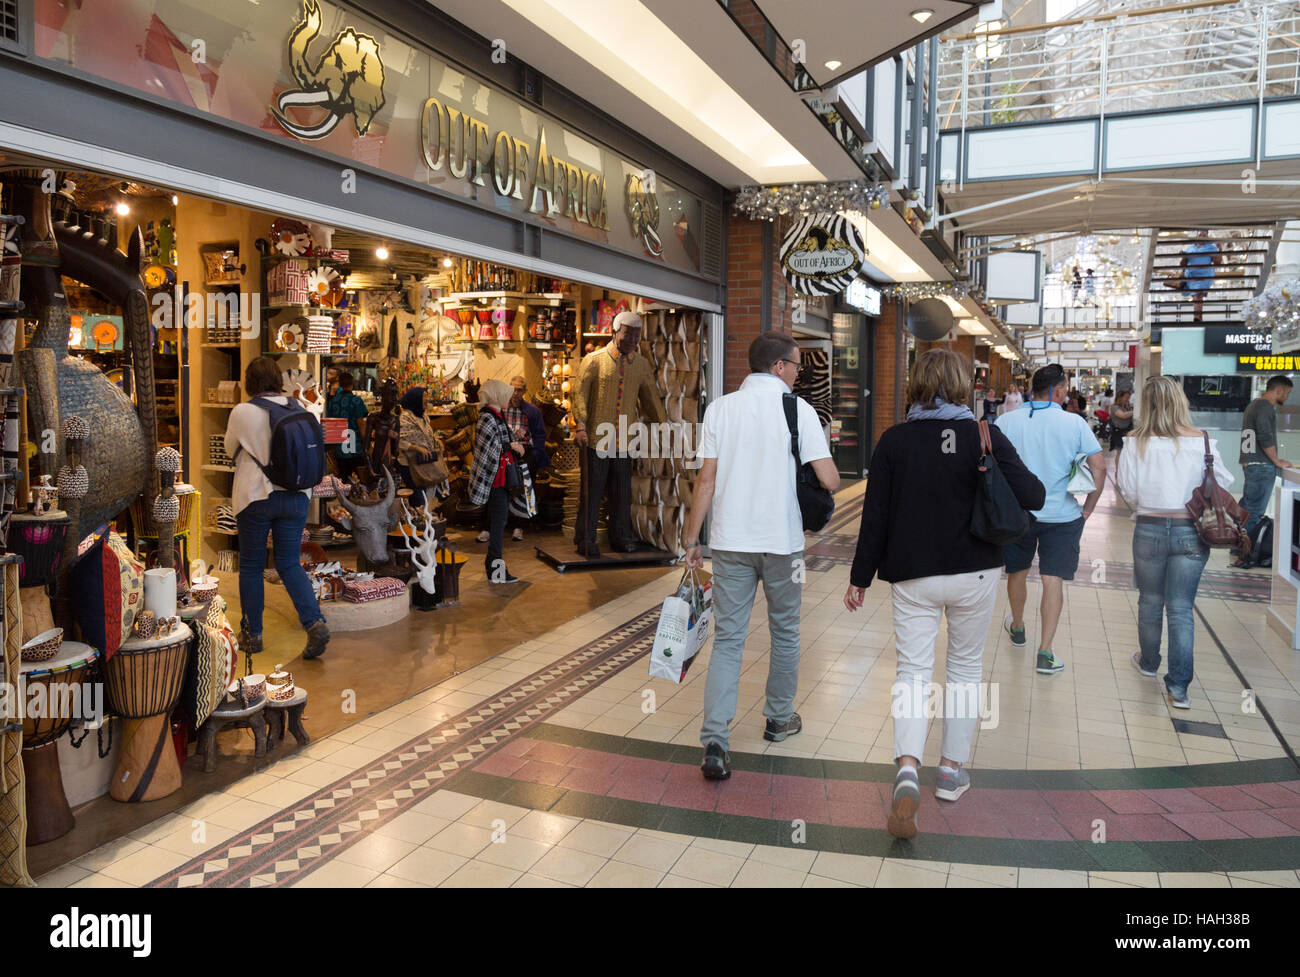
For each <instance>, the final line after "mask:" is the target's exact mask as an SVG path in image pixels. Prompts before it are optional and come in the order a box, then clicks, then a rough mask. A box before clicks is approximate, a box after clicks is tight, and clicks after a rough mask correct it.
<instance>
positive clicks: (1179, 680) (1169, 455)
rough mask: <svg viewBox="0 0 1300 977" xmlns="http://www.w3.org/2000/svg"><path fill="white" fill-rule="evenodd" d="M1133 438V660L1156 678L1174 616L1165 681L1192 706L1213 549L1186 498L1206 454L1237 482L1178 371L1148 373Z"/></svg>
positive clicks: (1126, 468) (1127, 456) (1128, 493)
mask: <svg viewBox="0 0 1300 977" xmlns="http://www.w3.org/2000/svg"><path fill="white" fill-rule="evenodd" d="M1131 439H1132V441H1133V445H1132V446H1131V447H1130V449H1129V450H1128V451H1125V452H1124V453H1122V454H1121V455H1120V458H1119V473H1118V476H1117V479H1116V484H1117V485H1118V487H1119V493H1120V495H1122V496H1123V497H1124V498H1125V499H1127V500H1128V503H1129V505H1131V506H1133V508H1134V509H1135V510H1136V512H1137V526H1136V527H1134V529H1133V578H1134V581H1135V582H1136V583H1137V588H1138V645H1139V649H1138V650H1137V651H1135V652H1134V653H1133V657H1132V659H1131V660H1132V662H1133V667H1134V668H1136V669H1137V670H1138V671H1139V672H1141V673H1142V674H1143V675H1145V676H1147V677H1148V678H1154V677H1155V676H1156V674H1157V672H1158V671H1159V668H1160V630H1161V625H1162V623H1163V621H1164V619H1165V618H1166V617H1167V618H1168V621H1169V669H1168V672H1167V673H1166V674H1165V689H1166V692H1167V694H1168V697H1169V702H1170V704H1171V705H1173V706H1174V708H1176V709H1190V708H1191V701H1190V700H1189V699H1188V697H1187V687H1188V686H1189V685H1190V684H1191V681H1192V636H1193V634H1194V631H1195V620H1194V619H1193V617H1192V606H1193V603H1194V601H1195V600H1196V589H1197V587H1198V586H1200V582H1201V572H1202V571H1203V570H1204V569H1205V563H1206V561H1207V560H1208V559H1209V557H1210V549H1209V547H1208V546H1206V545H1205V544H1204V543H1203V542H1201V539H1200V537H1199V536H1198V535H1197V533H1196V528H1195V526H1193V525H1192V519H1191V516H1189V515H1188V513H1187V509H1186V504H1187V503H1188V502H1189V501H1190V500H1191V498H1192V493H1193V492H1194V491H1195V490H1196V489H1197V488H1198V487H1199V486H1200V485H1201V482H1202V480H1203V479H1204V478H1205V455H1206V449H1207V447H1208V449H1209V454H1210V455H1211V456H1212V457H1213V458H1214V476H1215V480H1216V481H1218V483H1219V485H1220V486H1222V487H1223V488H1227V487H1228V486H1229V485H1231V484H1232V481H1233V476H1232V472H1230V471H1228V469H1227V468H1226V467H1225V466H1224V464H1223V459H1222V458H1221V457H1220V456H1219V449H1218V446H1217V444H1216V442H1215V441H1213V440H1207V439H1206V435H1205V432H1204V431H1201V430H1200V429H1199V428H1196V427H1193V426H1192V415H1191V410H1190V408H1189V407H1188V403H1187V395H1186V394H1185V393H1183V388H1182V385H1181V384H1180V383H1179V382H1178V380H1177V379H1176V378H1174V377H1166V376H1153V377H1147V380H1146V383H1145V384H1143V386H1142V416H1141V417H1139V418H1138V421H1137V425H1136V427H1134V429H1133V434H1132V435H1131Z"/></svg>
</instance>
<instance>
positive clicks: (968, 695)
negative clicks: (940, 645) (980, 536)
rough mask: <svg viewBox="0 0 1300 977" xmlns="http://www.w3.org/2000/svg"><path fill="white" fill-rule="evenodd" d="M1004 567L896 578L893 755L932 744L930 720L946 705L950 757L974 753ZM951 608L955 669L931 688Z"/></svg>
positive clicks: (951, 660)
mask: <svg viewBox="0 0 1300 977" xmlns="http://www.w3.org/2000/svg"><path fill="white" fill-rule="evenodd" d="M1001 576H1002V571H1001V569H1000V568H999V567H993V568H992V569H990V570H975V571H972V572H971V573H953V574H945V575H943V576H936V577H918V578H917V579H915V580H905V581H903V582H902V583H896V584H894V585H893V596H894V646H895V649H896V651H897V653H898V678H897V680H896V681H895V683H894V689H893V705H892V712H893V716H894V758H895V759H897V758H898V757H900V756H914V757H916V758H917V759H918V760H919V759H920V758H921V757H922V754H923V751H924V750H925V734H926V728H927V726H928V724H929V721H930V719H931V718H932V717H933V716H935V715H936V714H937V711H936V709H935V705H936V702H937V703H939V704H942V706H943V709H942V715H943V756H945V757H948V758H949V759H950V760H956V761H957V762H958V763H965V762H967V761H968V760H969V759H970V744H971V740H972V739H973V738H974V735H975V724H976V723H977V722H978V721H979V718H980V717H979V702H980V687H979V683H980V677H981V674H982V671H983V667H984V642H985V640H986V639H987V637H988V631H989V622H990V621H991V620H992V619H993V608H994V605H995V604H996V603H997V593H998V580H999V578H1000V577H1001ZM945 613H946V614H947V615H948V654H947V660H948V675H947V682H946V683H945V685H944V687H943V688H942V689H940V690H936V691H937V700H936V692H932V691H931V689H930V682H931V676H932V675H933V674H934V653H935V645H936V644H937V642H938V639H939V622H940V619H941V617H942V616H943V615H944V614H945Z"/></svg>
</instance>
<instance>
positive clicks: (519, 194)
mask: <svg viewBox="0 0 1300 977" xmlns="http://www.w3.org/2000/svg"><path fill="white" fill-rule="evenodd" d="M514 143H515V179H514V184H515V192H514V194H513V196H514V198H515V199H516V200H523V199H524V187H525V186H526V185H527V184H528V156H529V149H528V143H526V142H524V141H523V140H522V139H515V140H514Z"/></svg>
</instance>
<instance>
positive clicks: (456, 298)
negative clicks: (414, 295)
mask: <svg viewBox="0 0 1300 977" xmlns="http://www.w3.org/2000/svg"><path fill="white" fill-rule="evenodd" d="M492 299H518V300H519V301H520V302H523V303H525V304H528V305H562V304H564V303H565V302H570V303H572V302H576V301H577V300H578V297H577V296H576V295H570V294H569V293H567V292H452V293H451V294H449V295H447V296H446V297H445V298H443V299H441V302H442V304H443V305H449V304H459V303H461V302H486V301H490V300H492Z"/></svg>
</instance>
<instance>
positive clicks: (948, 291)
mask: <svg viewBox="0 0 1300 977" xmlns="http://www.w3.org/2000/svg"><path fill="white" fill-rule="evenodd" d="M880 292H881V294H882V295H883V296H884V297H885V298H891V299H909V300H915V299H930V298H938V297H939V296H940V295H948V296H951V297H952V298H955V299H964V298H965V297H966V296H967V295H970V294H971V286H970V284H969V283H967V282H900V283H898V284H897V285H881V286H880Z"/></svg>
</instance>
